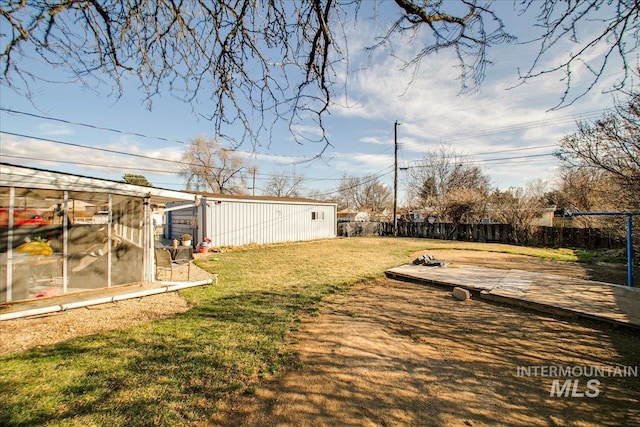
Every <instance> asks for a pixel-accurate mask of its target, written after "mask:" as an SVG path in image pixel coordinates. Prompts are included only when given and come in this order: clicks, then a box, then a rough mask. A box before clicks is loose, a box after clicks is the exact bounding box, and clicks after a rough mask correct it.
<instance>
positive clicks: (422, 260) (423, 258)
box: [413, 254, 447, 267]
mask: <svg viewBox="0 0 640 427" xmlns="http://www.w3.org/2000/svg"><path fill="white" fill-rule="evenodd" d="M413 264H414V265H426V266H427V267H444V266H445V265H447V262H446V261H444V260H441V259H435V258H434V257H433V256H432V255H428V254H424V255H420V256H419V257H418V258H416V259H414V260H413Z"/></svg>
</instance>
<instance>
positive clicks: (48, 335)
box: [0, 263, 212, 355]
mask: <svg viewBox="0 0 640 427" xmlns="http://www.w3.org/2000/svg"><path fill="white" fill-rule="evenodd" d="M187 275H189V279H188V278H187ZM211 277H212V276H211V274H209V273H207V272H206V271H204V270H202V269H201V268H198V267H197V266H196V265H195V264H193V263H191V271H190V274H189V269H188V266H187V265H181V266H177V267H175V269H174V272H173V281H174V282H176V281H177V282H179V281H187V280H190V281H199V280H204V279H209V278H211ZM168 278H169V277H168V273H164V272H163V273H162V275H161V279H163V280H168ZM188 309H189V305H188V304H187V302H186V301H185V300H184V298H182V297H181V296H180V294H179V293H178V292H168V293H164V294H158V295H150V296H147V297H143V298H134V299H128V300H124V301H118V302H115V303H108V304H100V305H95V306H90V307H84V308H77V309H74V310H68V311H63V312H58V313H54V314H48V315H42V316H34V317H28V318H22V319H15V320H6V321H3V322H0V355H2V354H9V353H15V352H21V351H25V350H28V349H30V348H34V347H39V346H44V345H50V344H55V343H58V342H62V341H66V340H68V339H71V338H73V337H78V336H86V335H93V334H97V333H100V332H104V331H111V330H116V329H122V328H126V327H129V326H133V325H138V324H141V323H145V322H149V321H152V320H156V319H162V318H165V317H169V316H171V315H173V314H176V313H182V312H185V311H187V310H188Z"/></svg>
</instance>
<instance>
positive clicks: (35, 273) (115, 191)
mask: <svg viewBox="0 0 640 427" xmlns="http://www.w3.org/2000/svg"><path fill="white" fill-rule="evenodd" d="M198 199H199V196H197V195H195V194H192V193H186V192H180V191H173V190H165V189H160V188H154V187H145V186H139V185H132V184H125V183H123V182H117V181H109V180H104V179H97V178H90V177H85V176H78V175H73V174H67V173H60V172H53V171H48V170H43V169H35V168H28V167H23V166H16V165H10V164H6V163H0V304H2V303H8V302H14V301H19V300H29V299H35V298H41V297H48V296H55V295H61V294H66V293H71V292H77V291H83V290H92V289H100V288H109V287H114V286H119V285H124V284H129V283H137V282H143V283H145V282H153V281H154V280H155V277H154V273H155V271H154V270H155V268H154V230H153V216H152V215H153V212H152V208H151V206H152V205H165V204H167V203H175V202H181V203H190V204H192V205H196V204H197V203H198Z"/></svg>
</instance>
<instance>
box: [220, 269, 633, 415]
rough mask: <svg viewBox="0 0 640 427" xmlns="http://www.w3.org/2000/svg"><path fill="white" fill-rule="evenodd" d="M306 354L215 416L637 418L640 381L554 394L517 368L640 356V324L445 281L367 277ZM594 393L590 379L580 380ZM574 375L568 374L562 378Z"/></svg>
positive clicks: (305, 337) (310, 339)
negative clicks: (475, 293) (516, 300)
mask: <svg viewBox="0 0 640 427" xmlns="http://www.w3.org/2000/svg"><path fill="white" fill-rule="evenodd" d="M291 349H292V350H294V351H295V352H296V353H297V355H298V358H297V359H296V361H295V363H293V364H292V366H291V367H290V369H289V370H287V371H286V372H285V373H284V374H283V375H282V376H281V377H278V378H277V379H275V380H273V381H271V382H267V383H264V384H262V385H261V386H260V387H258V389H257V390H256V393H255V395H252V396H247V395H245V396H240V397H239V398H237V399H235V400H232V401H230V402H227V404H226V405H225V406H223V408H222V411H221V413H220V415H219V417H218V418H217V419H216V420H214V424H216V425H229V426H232V425H243V426H293V425H295V426H409V425H410V426H465V425H466V426H481V425H506V426H550V425H567V426H605V425H610V426H634V425H637V420H638V419H640V381H639V380H638V378H599V380H600V382H601V385H600V387H599V395H598V396H597V397H595V398H588V397H576V398H572V397H550V396H549V395H550V390H551V385H552V381H553V379H552V378H543V377H522V376H520V377H519V376H518V375H517V367H518V366H532V365H547V366H551V365H553V366H564V367H566V366H592V365H598V366H601V365H624V366H630V365H639V364H640V360H639V359H640V339H639V338H638V336H637V333H634V332H631V331H628V330H617V329H611V328H610V327H607V326H604V325H602V324H595V323H586V322H576V321H571V322H569V321H565V320H560V319H555V318H551V317H547V316H544V315H539V314H536V313H531V312H523V311H521V310H517V309H512V308H510V307H505V306H500V305H495V304H491V303H487V302H485V301H475V300H467V301H464V302H460V301H457V300H455V299H453V298H452V297H451V295H450V292H449V291H448V290H445V289H441V288H436V287H431V286H423V285H416V284H412V283H406V282H398V281H393V280H382V281H379V282H375V283H370V284H366V285H359V286H356V287H354V288H353V289H352V291H351V292H350V293H349V294H348V295H340V296H336V297H334V298H333V299H332V300H331V301H330V302H329V303H327V304H326V306H325V307H324V309H323V310H322V313H321V315H320V316H319V317H317V318H313V317H312V318H308V319H306V321H305V322H304V323H303V326H302V328H301V330H300V331H299V332H298V333H297V334H296V336H295V339H294V342H293V343H292V344H291ZM577 379H578V380H579V381H580V382H579V384H580V388H579V389H578V391H582V392H584V391H586V381H587V380H588V379H589V378H586V377H580V378H577ZM564 381H565V378H562V379H561V384H563V383H564Z"/></svg>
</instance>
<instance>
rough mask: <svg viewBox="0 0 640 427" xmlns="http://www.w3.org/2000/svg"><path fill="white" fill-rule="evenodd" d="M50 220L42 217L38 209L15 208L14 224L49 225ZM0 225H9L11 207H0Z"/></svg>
mask: <svg viewBox="0 0 640 427" xmlns="http://www.w3.org/2000/svg"><path fill="white" fill-rule="evenodd" d="M48 224H51V223H50V222H49V221H47V220H46V219H44V218H43V217H42V213H40V211H39V210H37V209H14V210H13V225H14V226H16V227H17V226H20V225H48ZM0 225H5V226H6V225H9V209H7V208H0Z"/></svg>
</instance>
